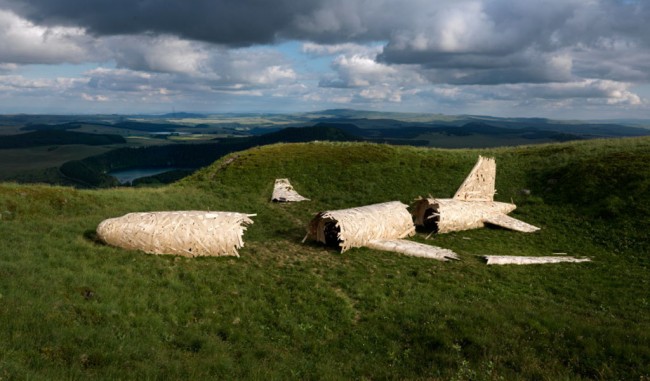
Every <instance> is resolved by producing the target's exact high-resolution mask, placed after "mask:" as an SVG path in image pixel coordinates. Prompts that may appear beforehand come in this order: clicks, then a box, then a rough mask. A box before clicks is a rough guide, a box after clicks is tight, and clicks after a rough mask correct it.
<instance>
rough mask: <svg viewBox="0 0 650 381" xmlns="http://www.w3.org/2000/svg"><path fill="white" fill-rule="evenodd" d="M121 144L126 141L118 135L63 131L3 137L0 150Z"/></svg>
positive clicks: (35, 132)
mask: <svg viewBox="0 0 650 381" xmlns="http://www.w3.org/2000/svg"><path fill="white" fill-rule="evenodd" d="M123 143H126V140H125V139H124V138H123V137H122V136H120V135H113V134H89V133H85V132H74V131H64V130H45V131H34V132H28V133H25V134H18V135H8V136H3V137H2V139H1V140H0V149H10V148H29V147H38V146H51V145H69V144H84V145H91V146H100V145H109V144H123Z"/></svg>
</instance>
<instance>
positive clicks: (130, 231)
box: [97, 211, 255, 257]
mask: <svg viewBox="0 0 650 381" xmlns="http://www.w3.org/2000/svg"><path fill="white" fill-rule="evenodd" d="M252 216H255V215H254V214H242V213H233V212H205V211H177V212H149V213H129V214H126V215H124V216H122V217H117V218H110V219H107V220H104V221H102V222H101V223H100V224H99V226H97V235H98V236H99V238H100V239H101V240H102V241H104V242H105V243H107V244H109V245H112V246H117V247H121V248H124V249H129V250H142V251H144V252H147V253H150V254H175V255H182V256H186V257H197V256H221V255H233V256H237V257H238V256H239V253H238V252H237V249H239V248H241V247H243V246H244V241H243V240H242V237H243V235H244V231H245V230H246V227H245V225H248V224H252V223H253V220H251V219H250V217H252Z"/></svg>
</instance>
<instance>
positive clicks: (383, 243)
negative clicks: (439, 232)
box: [368, 239, 460, 261]
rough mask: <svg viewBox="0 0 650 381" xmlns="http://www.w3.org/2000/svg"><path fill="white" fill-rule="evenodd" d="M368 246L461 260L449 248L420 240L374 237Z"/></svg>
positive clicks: (438, 258) (416, 254)
mask: <svg viewBox="0 0 650 381" xmlns="http://www.w3.org/2000/svg"><path fill="white" fill-rule="evenodd" d="M368 247H369V248H371V249H375V250H383V251H392V252H395V253H400V254H404V255H408V256H410V257H420V258H428V259H437V260H439V261H448V260H450V259H456V260H460V258H458V255H456V253H454V252H453V251H451V250H449V249H443V248H441V247H437V246H430V245H425V244H423V243H419V242H413V241H407V240H405V239H393V240H378V239H373V240H372V241H370V242H368Z"/></svg>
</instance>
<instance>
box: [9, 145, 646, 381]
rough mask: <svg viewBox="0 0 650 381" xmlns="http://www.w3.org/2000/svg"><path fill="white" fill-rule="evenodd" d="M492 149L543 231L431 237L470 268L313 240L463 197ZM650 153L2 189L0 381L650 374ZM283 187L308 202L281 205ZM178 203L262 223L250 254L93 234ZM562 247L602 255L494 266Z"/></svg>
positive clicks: (333, 161)
mask: <svg viewBox="0 0 650 381" xmlns="http://www.w3.org/2000/svg"><path fill="white" fill-rule="evenodd" d="M478 154H483V155H494V156H495V157H496V158H497V165H498V172H497V189H498V195H497V199H498V200H501V201H510V200H511V199H512V200H513V201H514V202H515V203H516V204H517V205H518V206H519V208H518V209H517V210H516V211H515V212H513V214H512V215H513V216H514V217H517V218H521V219H522V220H525V221H527V222H530V223H532V224H535V225H537V226H541V227H542V230H541V231H540V232H538V233H535V234H530V235H527V234H521V233H515V232H510V231H506V230H500V229H479V230H473V231H467V232H461V233H452V234H447V235H440V236H436V237H434V238H433V239H431V240H429V241H426V242H427V243H430V244H433V245H439V246H443V247H447V248H450V249H453V250H454V251H456V252H457V253H459V255H460V257H461V258H462V261H460V262H453V263H441V262H436V261H431V260H425V259H419V258H409V257H405V256H400V255H397V254H392V253H386V252H377V251H373V250H369V249H354V250H350V251H349V252H346V253H344V254H339V253H336V252H335V251H332V250H330V249H327V248H325V247H322V246H320V245H317V244H314V243H311V242H307V243H305V244H302V243H301V240H302V238H303V236H304V233H305V227H306V224H307V222H308V221H309V219H310V218H311V217H312V216H313V215H314V214H315V213H316V212H318V211H321V210H325V209H334V208H344V207H352V206H359V205H363V204H368V203H374V202H383V201H390V200H401V201H403V202H410V201H411V200H413V199H414V198H415V197H417V196H419V195H422V196H426V195H427V194H429V193H431V194H433V195H435V196H440V197H449V196H451V195H453V193H454V191H455V190H456V188H457V187H458V185H459V184H460V183H461V182H462V180H463V179H464V177H465V176H466V174H467V172H468V171H469V170H470V169H471V167H472V165H473V164H474V162H475V160H476V157H477V155H478ZM233 159H234V160H233ZM649 159H650V139H647V138H641V139H622V140H595V141H586V142H577V143H565V144H554V145H544V146H528V147H522V148H510V149H493V150H457V151H453V150H433V149H419V148H411V147H393V146H387V145H373V144H361V143H305V144H278V145H272V146H266V147H261V148H253V149H250V150H247V151H244V152H239V153H234V154H230V155H228V156H226V157H224V158H223V159H221V160H219V161H217V162H216V163H215V164H214V165H212V166H210V167H208V168H206V169H204V170H201V171H199V172H198V173H196V174H195V175H193V176H191V177H189V178H186V179H184V180H182V181H181V182H180V183H177V184H174V185H172V186H168V187H164V188H155V189H146V188H144V189H109V190H98V191H81V190H73V189H71V188H62V187H49V186H18V185H15V184H3V185H0V216H1V218H0V237H2V240H3V244H2V246H1V248H0V378H2V379H14V378H15V379H23V378H35V379H233V378H239V379H241V378H252V379H350V378H357V379H358V378H368V379H383V378H399V379H440V380H447V379H457V380H460V379H472V380H499V379H507V380H510V379H541V380H556V379H632V380H639V379H644V378H647V377H648V376H650V366H649V365H648V364H650V333H649V332H650V317H649V316H648V313H647V311H648V308H649V307H650V295H649V294H648V289H649V286H650V273H649V272H648V265H650V254H649V253H650V250H649V249H650V247H649V243H648V237H647V232H648V231H650V230H649V229H650V211H649V210H648V206H649V205H650V199H649V197H650V196H649V194H650V192H648V185H649V182H650V170H648V168H647V167H646V166H645V163H647V162H648V160H649ZM277 177H289V178H290V179H291V181H292V184H293V185H294V187H295V188H296V190H297V191H298V192H300V193H301V194H303V195H305V196H307V197H310V198H311V199H312V200H313V201H310V202H304V203H299V204H289V205H287V204H274V203H270V202H269V198H270V194H271V190H272V186H273V180H274V179H275V178H277ZM522 189H530V190H531V195H529V196H525V195H523V194H522V192H521V190H522ZM182 209H203V210H206V209H209V210H233V211H240V212H247V213H257V214H258V215H257V217H255V218H254V220H255V223H254V225H252V226H251V227H249V229H248V231H247V232H246V234H245V236H244V238H245V241H246V246H245V247H244V248H243V249H242V250H240V254H241V257H240V258H231V257H224V258H198V259H187V258H180V257H172V256H153V255H145V254H142V253H139V252H130V251H125V250H121V249H116V248H111V247H107V246H103V245H100V244H98V243H96V242H95V241H94V233H93V232H94V229H95V227H96V226H97V224H98V223H99V222H100V221H101V220H103V219H105V218H108V217H113V216H119V215H122V214H124V213H127V212H132V211H148V210H182ZM425 235H426V233H418V235H417V236H416V237H414V238H413V239H415V240H417V241H421V242H425V240H424V237H425ZM553 252H567V253H568V254H570V255H578V256H589V257H591V258H592V259H593V262H591V263H586V264H559V265H547V266H521V267H516V266H513V267H488V266H486V265H485V264H484V263H483V261H482V259H481V258H480V255H485V254H504V255H508V254H510V255H550V254H551V253H553Z"/></svg>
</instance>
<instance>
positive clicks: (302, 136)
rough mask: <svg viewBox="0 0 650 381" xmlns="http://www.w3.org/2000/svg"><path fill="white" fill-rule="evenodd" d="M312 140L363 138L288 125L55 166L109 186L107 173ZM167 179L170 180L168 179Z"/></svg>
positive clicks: (196, 164) (200, 162) (195, 164)
mask: <svg viewBox="0 0 650 381" xmlns="http://www.w3.org/2000/svg"><path fill="white" fill-rule="evenodd" d="M314 140H329V141H362V140H364V139H362V138H359V137H357V136H354V135H352V134H349V133H347V132H345V131H342V130H340V129H338V128H334V127H324V126H317V127H305V128H295V127H290V128H286V129H284V130H280V131H276V132H272V133H269V134H266V135H260V136H248V137H242V138H221V139H217V141H215V142H214V143H198V144H171V145H163V146H148V147H138V148H118V149H115V150H112V151H109V152H106V153H103V154H101V155H97V156H91V157H89V158H86V159H83V160H76V161H70V162H67V163H65V164H63V165H62V166H61V167H60V168H59V169H60V171H61V173H62V174H63V175H64V176H66V178H68V179H70V180H73V181H76V182H77V183H79V184H80V185H81V186H89V187H110V186H116V185H118V183H117V180H116V179H115V178H114V177H112V176H109V175H108V174H107V173H108V172H112V171H118V170H125V169H130V168H136V167H183V168H200V167H204V166H207V165H210V164H212V163H213V162H214V161H216V160H217V159H219V158H220V157H222V156H224V155H226V154H229V153H232V152H237V151H242V150H245V149H248V148H252V147H255V146H262V145H267V144H275V143H281V142H284V143H298V142H309V141H314ZM170 179H171V180H170ZM177 179H178V178H177V177H175V176H168V177H165V176H159V177H157V179H156V180H157V181H160V182H162V181H165V180H170V181H175V180H177Z"/></svg>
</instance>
